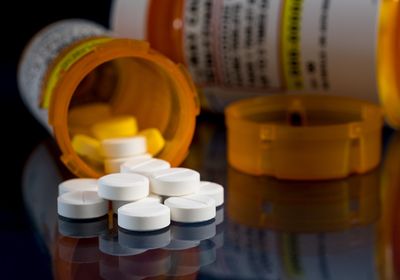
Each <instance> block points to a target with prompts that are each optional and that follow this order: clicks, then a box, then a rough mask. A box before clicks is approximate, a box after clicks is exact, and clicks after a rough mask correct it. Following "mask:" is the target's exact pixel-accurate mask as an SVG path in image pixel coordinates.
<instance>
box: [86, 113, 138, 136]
mask: <svg viewBox="0 0 400 280" xmlns="http://www.w3.org/2000/svg"><path fill="white" fill-rule="evenodd" d="M137 131H138V126H137V121H136V119H135V118H134V117H132V116H117V117H112V118H109V119H107V120H104V121H101V122H97V123H95V124H94V125H93V126H92V133H93V135H94V136H95V137H96V138H97V139H99V140H103V139H107V138H118V137H131V136H134V135H135V134H136V133H137Z"/></svg>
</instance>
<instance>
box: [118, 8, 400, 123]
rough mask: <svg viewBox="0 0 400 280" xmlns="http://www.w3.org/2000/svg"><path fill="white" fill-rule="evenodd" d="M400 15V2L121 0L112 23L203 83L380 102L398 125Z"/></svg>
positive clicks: (212, 97)
mask: <svg viewBox="0 0 400 280" xmlns="http://www.w3.org/2000/svg"><path fill="white" fill-rule="evenodd" d="M399 11H400V8H399V2H398V1H397V0H384V1H363V0H352V1H347V0H341V1H340V0H339V1H316V0H314V1H303V0H290V1H267V0H254V1H247V0H234V1H211V0H164V1H154V0H135V1H131V0H114V6H113V10H112V12H111V26H112V28H113V29H114V30H115V31H116V32H117V33H119V34H120V35H121V36H127V37H133V38H137V39H146V40H148V41H149V42H150V43H151V45H152V46H153V47H154V48H155V49H158V50H160V51H161V52H162V53H164V54H166V55H167V56H169V57H170V58H172V59H173V60H174V61H178V62H181V63H185V64H186V65H187V66H188V68H189V70H190V72H191V74H192V76H193V77H194V79H195V81H196V82H197V84H199V85H206V86H210V85H219V86H224V87H230V88H253V89H259V90H263V91H278V90H279V91H282V90H284V91H286V90H288V91H292V92H304V91H307V92H310V91H318V92H324V93H328V94H335V95H337V94H340V95H346V96H353V97H360V98H363V99H368V100H373V101H378V99H379V98H380V99H381V102H382V103H383V105H384V106H385V108H386V111H387V115H388V118H389V121H390V122H391V123H393V124H396V125H400V113H399V112H400V109H399V107H400V99H399V96H398V95H397V94H396V93H397V92H398V88H399V86H400V84H399V82H398V79H396V77H397V75H398V74H397V73H398V70H397V69H398V67H399V63H398V62H397V61H398V60H396V58H395V57H396V55H397V53H398V47H397V44H396V42H397V38H398V31H397V30H398V25H397V22H398V18H399V16H400V12H399ZM165 42H168V44H166V43H165ZM378 55H379V56H378ZM377 78H378V79H377ZM378 88H379V98H378V94H377V92H378V90H377V89H378ZM249 94H251V93H249V91H248V90H245V91H241V92H238V91H236V93H233V92H232V91H230V92H226V93H222V92H221V91H219V92H218V91H217V92H216V93H213V92H212V93H210V94H209V96H208V98H207V101H208V102H209V105H211V106H214V107H219V106H221V105H223V104H224V103H226V101H229V100H230V99H233V98H243V97H247V96H249ZM221 101H222V102H221ZM219 109H221V108H219Z"/></svg>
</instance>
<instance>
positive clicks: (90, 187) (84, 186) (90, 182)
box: [58, 178, 98, 195]
mask: <svg viewBox="0 0 400 280" xmlns="http://www.w3.org/2000/svg"><path fill="white" fill-rule="evenodd" d="M97 189H98V186H97V180H96V179H91V178H74V179H70V180H66V181H64V182H62V183H60V184H59V185H58V195H62V194H63V193H66V192H73V191H96V192H97Z"/></svg>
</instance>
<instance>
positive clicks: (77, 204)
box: [57, 191, 108, 219]
mask: <svg viewBox="0 0 400 280" xmlns="http://www.w3.org/2000/svg"><path fill="white" fill-rule="evenodd" d="M57 210H58V214H59V215H60V216H63V217H66V218H70V219H91V218H97V217H101V216H104V215H106V214H107V212H108V203H107V201H105V200H104V199H102V198H100V197H99V196H98V195H97V193H96V192H95V191H75V192H69V193H64V194H62V195H60V196H59V197H58V199H57Z"/></svg>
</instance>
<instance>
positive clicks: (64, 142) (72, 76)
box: [18, 19, 199, 177]
mask: <svg viewBox="0 0 400 280" xmlns="http://www.w3.org/2000/svg"><path fill="white" fill-rule="evenodd" d="M18 83H19V88H20V92H21V96H22V99H23V100H24V102H25V104H26V105H27V107H28V108H29V109H30V110H31V112H32V113H33V115H34V116H35V117H36V118H37V119H38V120H39V121H40V122H41V123H42V124H43V125H44V126H45V127H46V128H48V130H49V131H50V132H52V133H53V135H54V137H55V139H56V141H57V143H58V145H59V147H60V150H61V153H62V156H61V159H62V161H63V162H64V163H65V165H66V166H67V167H68V168H69V169H70V170H71V171H72V172H73V173H74V174H75V175H77V176H80V177H99V176H101V175H102V174H103V170H101V169H99V168H97V167H96V166H94V165H93V164H91V163H90V162H87V161H85V160H83V159H82V158H81V157H80V156H78V155H77V153H76V152H75V150H74V149H73V147H72V144H71V138H72V133H71V127H70V123H69V122H68V115H69V112H70V110H71V109H73V108H74V107H75V106H79V105H86V104H91V103H98V102H101V103H105V104H108V105H109V106H110V107H111V110H112V114H113V115H132V116H135V117H136V118H137V120H138V124H139V128H140V129H145V128H150V127H156V128H158V129H159V130H160V131H161V132H162V134H163V137H164V138H165V139H166V145H165V147H164V149H163V151H162V152H161V153H160V154H159V155H158V157H160V158H163V159H165V160H168V161H169V162H171V164H172V165H179V164H180V163H181V162H182V161H183V159H184V158H185V157H186V155H187V152H188V148H189V145H190V142H191V139H192V136H193V133H194V129H195V119H196V116H197V114H198V113H199V102H198V100H197V94H196V90H195V88H194V86H193V84H192V81H191V79H190V77H189V75H188V74H187V73H186V70H185V69H184V67H182V66H181V65H179V64H175V63H173V62H172V61H171V60H169V59H168V58H166V57H165V56H163V55H161V54H160V53H158V52H156V51H154V50H153V49H151V48H150V46H149V44H148V43H147V42H143V41H137V40H132V39H122V38H115V37H112V36H111V35H110V34H109V33H108V31H106V30H105V29H104V28H103V27H101V26H99V25H97V24H95V23H92V22H89V21H86V20H76V19H71V20H63V21H60V22H56V23H54V24H52V25H50V26H48V27H46V28H45V29H43V30H42V31H40V32H39V33H38V34H37V35H35V36H34V38H32V40H31V42H30V43H29V45H28V46H27V47H26V49H25V51H24V54H23V55H22V58H21V61H20V65H19V71H18ZM93 113H94V112H93Z"/></svg>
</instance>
